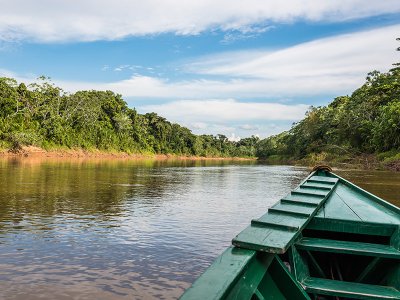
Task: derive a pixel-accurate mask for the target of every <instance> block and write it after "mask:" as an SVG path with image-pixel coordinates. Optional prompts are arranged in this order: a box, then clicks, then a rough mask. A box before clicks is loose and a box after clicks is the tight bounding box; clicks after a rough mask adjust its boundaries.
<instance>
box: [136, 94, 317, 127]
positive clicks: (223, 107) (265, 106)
mask: <svg viewBox="0 0 400 300" xmlns="http://www.w3.org/2000/svg"><path fill="white" fill-rule="evenodd" d="M308 107H309V106H308V105H305V104H296V105H286V104H281V103H257V102H239V101H237V100H234V99H226V100H220V99H215V100H214V99H210V100H180V101H172V102H168V103H164V104H155V105H145V106H141V107H138V109H139V110H140V111H143V112H149V111H154V112H156V113H159V114H161V115H162V116H165V117H166V118H167V119H169V120H172V121H180V122H188V121H190V122H215V121H216V120H218V121H219V122H222V123H223V122H231V121H247V120H252V121H254V120H263V121H266V120H286V121H293V120H300V119H301V118H303V117H304V113H305V111H306V110H307V109H308Z"/></svg>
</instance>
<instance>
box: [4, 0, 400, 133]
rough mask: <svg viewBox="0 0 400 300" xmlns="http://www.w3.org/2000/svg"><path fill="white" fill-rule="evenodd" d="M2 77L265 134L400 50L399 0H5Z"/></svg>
mask: <svg viewBox="0 0 400 300" xmlns="http://www.w3.org/2000/svg"><path fill="white" fill-rule="evenodd" d="M0 7H1V10H0V77H2V76H4V77H13V78H16V79H17V80H18V81H19V82H27V83H30V82H34V81H35V79H36V78H37V77H39V76H42V75H44V76H47V77H50V78H51V80H52V81H53V82H54V83H55V84H56V85H58V86H60V87H61V88H63V89H64V90H65V91H66V92H70V93H73V92H75V91H77V90H92V89H95V90H112V91H114V92H116V93H119V94H122V96H123V98H124V99H125V101H126V102H127V103H128V106H129V107H131V108H135V109H136V110H137V111H138V112H140V113H147V112H153V111H154V112H156V113H158V114H159V115H161V116H163V117H166V118H167V119H168V120H170V121H172V122H176V123H179V124H181V125H183V126H186V127H188V128H190V129H191V130H192V131H193V132H194V133H196V134H218V133H220V134H225V135H226V136H228V137H229V138H230V139H238V138H244V137H249V136H251V135H257V136H260V137H261V138H264V137H267V136H270V135H273V134H277V133H280V132H282V131H284V130H288V129H289V128H290V127H291V126H292V124H293V123H294V122H297V121H299V120H301V119H302V118H303V117H304V114H305V112H306V111H307V109H308V108H309V107H310V106H311V105H313V106H320V105H326V104H328V103H329V102H330V101H332V100H333V99H334V97H336V96H341V95H349V94H351V93H352V91H354V89H356V88H357V87H359V86H360V85H362V84H363V83H364V81H365V77H366V75H367V73H368V72H370V71H372V70H379V71H381V72H386V71H388V70H389V69H390V68H391V67H392V64H393V63H395V62H398V61H400V59H399V52H396V51H395V49H396V48H397V47H399V46H400V45H399V42H398V41H396V38H397V37H400V1H398V0H385V1H377V0H371V1H365V0H320V1H315V0H285V1H283V0H282V1H276V0H246V1H243V0H241V1H239V0H213V1H211V0H202V1H199V0H191V1H178V0H162V1H160V0H146V1H138V0H113V1H104V0H85V1H77V0H57V1H54V0H35V1H33V0H24V1H23V0H13V1H9V0H0Z"/></svg>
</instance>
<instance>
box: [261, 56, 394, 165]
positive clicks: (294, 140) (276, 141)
mask: <svg viewBox="0 0 400 300" xmlns="http://www.w3.org/2000/svg"><path fill="white" fill-rule="evenodd" d="M394 66H395V67H394V68H393V69H391V70H390V71H389V72H387V73H380V72H378V71H373V72H371V73H369V74H368V76H367V78H366V82H365V83H364V85H363V86H361V87H360V88H359V89H357V90H355V91H354V92H353V93H352V94H351V96H342V97H337V98H335V99H334V100H333V101H332V102H331V103H330V104H329V105H327V106H321V107H311V109H310V110H309V111H308V112H307V114H306V116H305V118H304V119H303V120H301V121H300V122H298V123H295V124H294V125H293V126H292V128H291V129H290V130H289V131H286V132H283V133H281V134H278V135H276V136H272V137H269V138H267V139H264V140H261V141H260V142H259V143H258V144H257V151H256V155H257V156H258V157H261V158H271V157H287V158H291V159H296V160H299V159H304V158H307V157H310V156H312V155H316V156H318V155H319V157H320V158H322V159H326V160H328V161H329V160H331V159H332V158H334V157H335V158H336V159H338V158H339V159H340V158H342V159H346V158H348V157H351V156H354V155H361V154H372V153H373V154H378V155H377V156H378V158H380V159H381V160H385V159H393V160H398V161H400V154H399V152H400V64H395V65H394ZM379 156H380V157H379Z"/></svg>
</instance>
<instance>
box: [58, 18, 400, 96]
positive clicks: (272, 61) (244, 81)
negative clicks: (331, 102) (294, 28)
mask: <svg viewBox="0 0 400 300" xmlns="http://www.w3.org/2000/svg"><path fill="white" fill-rule="evenodd" d="M399 32H400V25H395V26H389V27H384V28H379V29H373V30H368V31H363V32H355V33H351V34H345V35H341V36H335V37H330V38H325V39H320V40H315V41H312V42H308V43H303V44H299V45H296V46H293V47H289V48H285V49H279V50H275V51H269V50H267V51H260V50H256V51H241V52H233V53H229V52H228V53H223V54H222V55H221V54H220V55H216V56H208V57H202V58H198V59H195V60H193V61H192V62H190V63H187V64H186V65H185V66H184V70H185V72H187V73H190V74H191V75H192V76H191V77H194V79H190V80H175V81H171V80H169V79H168V78H165V77H164V78H163V77H152V76H147V75H139V74H136V75H133V76H132V77H130V78H128V79H126V80H121V81H117V82H109V83H82V82H58V83H59V84H60V85H62V86H63V87H64V88H66V89H67V90H70V91H74V90H78V89H109V90H113V91H116V92H118V93H121V94H122V95H124V96H125V97H140V98H144V97H152V98H163V99H188V98H189V99H207V98H208V99H210V98H213V99H215V98H243V97H246V98H256V97H257V98H266V97H268V98H269V99H278V98H279V99H284V98H290V97H301V96H302V97H304V96H314V95H341V94H347V93H350V92H351V91H352V90H354V89H355V88H357V87H358V86H360V85H361V84H362V83H363V82H364V78H365V76H366V74H367V73H368V72H369V71H371V70H373V69H377V70H381V71H386V70H388V69H389V68H391V66H392V65H391V64H392V63H393V62H395V61H397V60H398V57H397V55H398V52H396V51H395V49H396V47H397V46H398V45H397V43H398V42H396V40H395V38H396V37H397V36H398V33H399ZM193 75H194V76H193ZM209 75H212V76H213V79H208V78H209V77H208V76H209Z"/></svg>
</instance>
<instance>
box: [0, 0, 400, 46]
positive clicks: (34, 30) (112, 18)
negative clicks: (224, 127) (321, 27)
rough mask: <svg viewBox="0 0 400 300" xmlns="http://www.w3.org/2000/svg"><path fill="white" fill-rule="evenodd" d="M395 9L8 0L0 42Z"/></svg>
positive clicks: (241, 27)
mask: <svg viewBox="0 0 400 300" xmlns="http://www.w3.org/2000/svg"><path fill="white" fill-rule="evenodd" d="M399 11H400V3H399V1H398V0H385V1H364V0H348V1H337V0H323V1H313V0H286V1H275V0H263V1H261V0H247V1H246V3H245V4H244V2H243V1H242V0H217V1H215V0H202V1H178V0H163V1H158V0H147V1H139V0H114V1H106V0H86V1H78V0H59V1H51V0H37V1H24V0H13V1H2V3H1V10H0V40H22V39H30V40H34V41H41V42H55V41H94V40H115V39H121V38H124V37H127V36H133V35H135V36H139V35H148V34H159V33H165V32H172V33H176V34H182V35H188V34H191V35H193V34H199V33H201V32H203V31H205V30H222V31H229V30H236V31H242V32H244V33H246V32H249V28H254V27H253V25H254V24H260V23H262V24H265V23H267V24H274V23H276V22H293V21H296V20H299V19H301V20H307V21H333V22H336V21H346V20H350V19H357V18H363V17H368V16H376V15H381V14H387V13H396V12H399Z"/></svg>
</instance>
